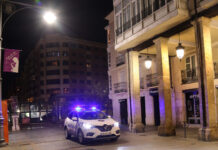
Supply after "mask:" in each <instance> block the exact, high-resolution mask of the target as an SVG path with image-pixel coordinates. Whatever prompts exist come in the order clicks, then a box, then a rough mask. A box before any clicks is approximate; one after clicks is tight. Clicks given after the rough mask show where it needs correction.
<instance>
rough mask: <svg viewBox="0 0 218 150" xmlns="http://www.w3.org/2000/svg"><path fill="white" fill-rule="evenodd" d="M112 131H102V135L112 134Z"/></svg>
mask: <svg viewBox="0 0 218 150" xmlns="http://www.w3.org/2000/svg"><path fill="white" fill-rule="evenodd" d="M110 134H111V132H102V133H101V135H110Z"/></svg>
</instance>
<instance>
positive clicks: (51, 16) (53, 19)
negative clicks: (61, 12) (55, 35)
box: [43, 11, 57, 24]
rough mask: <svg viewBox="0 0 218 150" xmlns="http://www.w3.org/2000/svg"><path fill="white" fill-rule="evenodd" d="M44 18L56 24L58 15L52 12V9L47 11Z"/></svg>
mask: <svg viewBox="0 0 218 150" xmlns="http://www.w3.org/2000/svg"><path fill="white" fill-rule="evenodd" d="M43 19H44V20H45V21H46V22H47V23H48V24H54V23H55V22H56V20H57V17H56V15H55V14H54V13H53V12H51V11H47V12H45V14H44V16H43Z"/></svg>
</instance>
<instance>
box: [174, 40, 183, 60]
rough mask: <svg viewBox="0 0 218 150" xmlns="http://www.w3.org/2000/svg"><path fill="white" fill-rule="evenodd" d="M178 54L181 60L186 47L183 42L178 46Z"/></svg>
mask: <svg viewBox="0 0 218 150" xmlns="http://www.w3.org/2000/svg"><path fill="white" fill-rule="evenodd" d="M176 55H177V57H178V58H179V59H180V60H181V59H182V58H183V56H184V47H183V46H182V44H181V43H179V45H178V46H177V47H176Z"/></svg>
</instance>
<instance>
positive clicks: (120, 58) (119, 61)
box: [116, 55, 125, 66]
mask: <svg viewBox="0 0 218 150" xmlns="http://www.w3.org/2000/svg"><path fill="white" fill-rule="evenodd" d="M123 64H125V55H120V56H118V57H116V65H117V66H120V65H123Z"/></svg>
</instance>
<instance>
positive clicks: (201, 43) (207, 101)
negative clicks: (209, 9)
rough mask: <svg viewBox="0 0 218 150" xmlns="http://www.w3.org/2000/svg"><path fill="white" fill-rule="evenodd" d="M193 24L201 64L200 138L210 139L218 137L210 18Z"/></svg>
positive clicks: (199, 68)
mask: <svg viewBox="0 0 218 150" xmlns="http://www.w3.org/2000/svg"><path fill="white" fill-rule="evenodd" d="M193 24H194V28H195V39H196V49H197V56H198V64H199V66H198V77H199V80H198V81H199V100H200V110H201V111H200V112H201V124H202V128H200V129H199V139H200V140H205V141H210V140H215V139H218V130H217V123H216V105H215V92H214V91H215V86H214V66H213V57H212V55H213V54H212V46H211V33H210V19H208V18H205V17H201V18H199V20H198V21H196V22H194V23H193ZM201 69H202V70H201ZM201 72H202V74H201ZM203 104H204V105H205V107H204V108H205V109H204V110H205V117H203V113H204V112H203V106H202V105H203ZM204 121H205V123H204ZM203 123H204V124H203Z"/></svg>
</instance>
